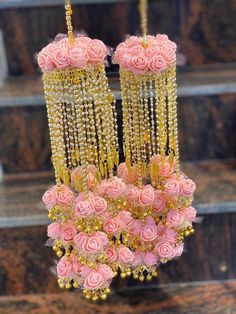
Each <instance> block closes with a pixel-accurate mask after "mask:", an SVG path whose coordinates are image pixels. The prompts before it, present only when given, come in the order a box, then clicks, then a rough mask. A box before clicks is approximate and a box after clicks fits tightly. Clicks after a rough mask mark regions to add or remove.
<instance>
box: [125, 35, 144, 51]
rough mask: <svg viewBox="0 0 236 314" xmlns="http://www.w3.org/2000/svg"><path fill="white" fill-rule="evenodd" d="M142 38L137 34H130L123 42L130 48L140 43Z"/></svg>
mask: <svg viewBox="0 0 236 314" xmlns="http://www.w3.org/2000/svg"><path fill="white" fill-rule="evenodd" d="M141 41H142V38H141V37H137V36H130V37H129V38H127V39H126V41H125V43H126V45H127V48H132V47H134V46H136V45H141Z"/></svg>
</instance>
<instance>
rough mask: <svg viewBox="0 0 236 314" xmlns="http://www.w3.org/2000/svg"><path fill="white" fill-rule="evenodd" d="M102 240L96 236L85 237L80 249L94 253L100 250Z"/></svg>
mask: <svg viewBox="0 0 236 314" xmlns="http://www.w3.org/2000/svg"><path fill="white" fill-rule="evenodd" d="M102 248H103V246H102V240H101V238H100V237H98V236H92V237H87V239H86V240H85V241H84V242H83V244H82V249H83V251H84V252H85V253H87V254H95V253H98V252H100V251H101V250H102Z"/></svg>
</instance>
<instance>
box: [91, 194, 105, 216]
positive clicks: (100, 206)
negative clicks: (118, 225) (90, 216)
mask: <svg viewBox="0 0 236 314" xmlns="http://www.w3.org/2000/svg"><path fill="white" fill-rule="evenodd" d="M93 204H94V210H95V214H97V215H100V214H102V213H103V212H104V211H105V210H106V209H107V201H106V200H105V199H104V198H103V197H100V196H95V197H94V199H93Z"/></svg>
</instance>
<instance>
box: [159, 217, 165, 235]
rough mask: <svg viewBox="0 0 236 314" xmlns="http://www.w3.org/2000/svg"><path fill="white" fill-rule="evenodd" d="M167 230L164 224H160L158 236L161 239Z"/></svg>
mask: <svg viewBox="0 0 236 314" xmlns="http://www.w3.org/2000/svg"><path fill="white" fill-rule="evenodd" d="M165 228H166V226H165V225H164V224H163V222H162V221H161V222H159V224H158V225H157V235H158V236H159V237H160V236H162V235H163V233H164V230H165Z"/></svg>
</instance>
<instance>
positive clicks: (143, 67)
mask: <svg viewBox="0 0 236 314" xmlns="http://www.w3.org/2000/svg"><path fill="white" fill-rule="evenodd" d="M131 62H132V70H133V72H135V73H140V74H145V73H146V72H147V71H148V58H147V57H146V56H145V55H144V54H138V55H133V56H132V59H131Z"/></svg>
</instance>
